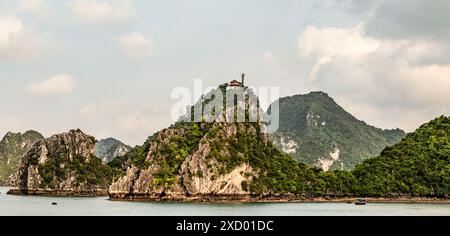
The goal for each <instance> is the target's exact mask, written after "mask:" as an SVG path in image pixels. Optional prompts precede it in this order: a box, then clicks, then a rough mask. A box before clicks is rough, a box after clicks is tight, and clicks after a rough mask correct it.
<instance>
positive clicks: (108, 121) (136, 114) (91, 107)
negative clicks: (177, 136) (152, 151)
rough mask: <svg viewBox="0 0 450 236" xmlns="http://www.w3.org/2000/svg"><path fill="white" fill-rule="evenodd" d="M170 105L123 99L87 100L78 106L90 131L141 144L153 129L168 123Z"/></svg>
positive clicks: (165, 125)
mask: <svg viewBox="0 0 450 236" xmlns="http://www.w3.org/2000/svg"><path fill="white" fill-rule="evenodd" d="M169 109H170V106H169V105H164V106H163V105H157V106H151V107H148V108H143V107H139V106H138V105H136V104H132V103H130V102H128V101H127V100H125V99H121V100H120V99H119V100H108V101H100V102H91V103H89V104H86V105H85V106H84V107H82V108H81V110H80V114H81V117H82V119H84V120H86V121H87V122H88V123H90V124H91V129H92V130H93V131H92V132H93V133H96V134H99V135H100V136H102V137H104V138H106V137H117V138H120V139H122V140H123V141H125V142H126V143H128V144H132V145H137V144H142V143H143V142H144V140H145V139H146V138H147V137H148V136H150V135H151V134H152V133H153V132H156V131H158V130H159V129H161V128H162V127H167V126H168V125H170V121H171V119H170V111H169Z"/></svg>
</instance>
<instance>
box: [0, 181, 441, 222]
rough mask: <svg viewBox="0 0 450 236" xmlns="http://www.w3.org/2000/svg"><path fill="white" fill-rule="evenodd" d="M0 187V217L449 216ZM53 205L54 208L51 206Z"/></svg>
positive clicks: (422, 210) (405, 209)
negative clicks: (47, 193)
mask: <svg viewBox="0 0 450 236" xmlns="http://www.w3.org/2000/svg"><path fill="white" fill-rule="evenodd" d="M7 191H8V188H4V187H0V192H1V195H0V216H8V215H12V216H21V215H27V216H28V215H31V216H36V215H37V216H72V215H75V216H91V215H93V216H116V215H119V216H227V215H231V216H317V215H319V216H372V215H375V216H377V215H387V216H389V215H396V216H397V215H400V216H422V215H425V216H436V215H437V216H439V215H444V216H450V205H449V204H396V203H393V204H368V205H366V206H354V205H350V204H345V203H270V204H265V203H254V204H253V203H252V204H249V203H245V204H210V203H143V202H113V201H108V200H107V198H103V197H100V198H54V197H25V196H11V195H6V192H7ZM52 202H57V203H58V205H57V206H52Z"/></svg>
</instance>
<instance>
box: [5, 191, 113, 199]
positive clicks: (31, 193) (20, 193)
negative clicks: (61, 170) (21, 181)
mask: <svg viewBox="0 0 450 236" xmlns="http://www.w3.org/2000/svg"><path fill="white" fill-rule="evenodd" d="M6 194H7V195H16V196H44V197H108V191H107V190H100V189H96V190H89V191H55V190H42V189H39V190H22V189H10V190H9V191H8V192H7V193H6Z"/></svg>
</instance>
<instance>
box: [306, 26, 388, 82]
mask: <svg viewBox="0 0 450 236" xmlns="http://www.w3.org/2000/svg"><path fill="white" fill-rule="evenodd" d="M379 46H380V42H379V41H377V40H376V39H373V38H369V37H365V36H364V35H363V25H362V24H358V25H357V26H355V27H353V28H349V29H343V28H323V29H317V28H315V27H312V26H310V27H308V28H307V29H306V30H305V31H303V32H302V33H301V34H300V36H299V41H298V48H299V55H300V57H302V58H312V59H313V60H315V63H314V66H313V68H312V69H311V72H310V75H309V79H310V80H314V79H315V77H316V75H317V73H318V72H319V70H320V68H321V67H322V66H323V65H325V64H328V63H331V62H332V61H333V60H334V59H335V58H339V57H351V58H354V59H357V58H358V57H361V56H363V55H366V54H368V53H371V52H373V51H375V50H377V48H378V47H379Z"/></svg>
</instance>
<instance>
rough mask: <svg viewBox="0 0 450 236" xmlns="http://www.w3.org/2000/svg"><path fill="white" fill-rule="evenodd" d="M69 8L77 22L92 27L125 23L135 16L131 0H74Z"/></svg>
mask: <svg viewBox="0 0 450 236" xmlns="http://www.w3.org/2000/svg"><path fill="white" fill-rule="evenodd" d="M67 8H68V9H69V10H70V11H71V12H72V14H73V15H74V17H75V18H76V19H77V20H79V21H81V22H83V23H86V24H91V25H108V24H117V23H125V22H127V21H129V20H130V19H131V18H132V16H133V14H134V9H133V7H132V4H131V1H130V0H115V1H101V0H73V1H71V2H69V3H68V4H67Z"/></svg>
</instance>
